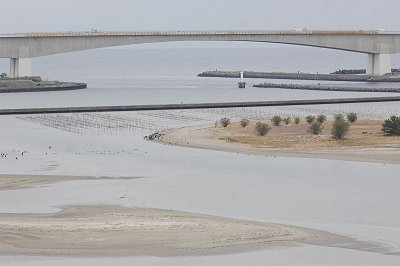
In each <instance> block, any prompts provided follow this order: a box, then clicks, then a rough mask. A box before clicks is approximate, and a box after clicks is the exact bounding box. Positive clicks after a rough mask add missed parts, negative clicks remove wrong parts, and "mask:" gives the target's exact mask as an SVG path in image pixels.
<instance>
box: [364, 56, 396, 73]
mask: <svg viewBox="0 0 400 266" xmlns="http://www.w3.org/2000/svg"><path fill="white" fill-rule="evenodd" d="M391 72H392V66H391V63H390V54H368V66H367V75H373V76H382V75H385V74H388V73H391Z"/></svg>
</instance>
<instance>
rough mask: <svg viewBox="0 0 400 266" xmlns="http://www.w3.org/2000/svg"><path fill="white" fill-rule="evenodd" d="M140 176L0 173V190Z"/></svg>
mask: <svg viewBox="0 0 400 266" xmlns="http://www.w3.org/2000/svg"><path fill="white" fill-rule="evenodd" d="M136 178H140V177H114V178H111V177H93V176H85V177H78V176H56V175H11V174H10V175H6V174H0V191H1V190H12V189H24V188H31V187H34V186H40V185H47V184H52V183H58V182H63V181H73V180H107V179H136Z"/></svg>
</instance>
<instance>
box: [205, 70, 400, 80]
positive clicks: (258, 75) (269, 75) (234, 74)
mask: <svg viewBox="0 0 400 266" xmlns="http://www.w3.org/2000/svg"><path fill="white" fill-rule="evenodd" d="M197 76H198V77H210V78H238V79H239V78H240V71H206V72H203V73H201V74H198V75H197ZM244 77H245V78H254V79H291V80H321V81H322V80H325V81H350V82H351V81H353V82H400V75H385V76H371V75H347V74H346V75H344V74H309V73H273V72H254V71H244Z"/></svg>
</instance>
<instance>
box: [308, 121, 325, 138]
mask: <svg viewBox="0 0 400 266" xmlns="http://www.w3.org/2000/svg"><path fill="white" fill-rule="evenodd" d="M308 132H310V133H311V134H313V135H319V134H321V132H322V123H320V122H318V121H314V122H312V123H311V124H310V126H309V128H308Z"/></svg>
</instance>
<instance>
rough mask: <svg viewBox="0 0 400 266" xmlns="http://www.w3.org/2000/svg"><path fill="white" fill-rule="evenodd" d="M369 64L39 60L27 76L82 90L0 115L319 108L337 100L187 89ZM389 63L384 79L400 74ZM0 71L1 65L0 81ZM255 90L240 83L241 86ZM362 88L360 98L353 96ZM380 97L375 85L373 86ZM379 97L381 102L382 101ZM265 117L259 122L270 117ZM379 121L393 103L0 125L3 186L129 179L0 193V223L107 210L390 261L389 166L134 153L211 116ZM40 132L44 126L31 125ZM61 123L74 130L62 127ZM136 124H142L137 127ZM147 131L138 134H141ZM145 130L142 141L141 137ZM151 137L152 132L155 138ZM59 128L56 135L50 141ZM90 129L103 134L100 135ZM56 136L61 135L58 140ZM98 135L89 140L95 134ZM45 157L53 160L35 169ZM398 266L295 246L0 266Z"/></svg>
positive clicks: (337, 58)
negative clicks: (41, 110)
mask: <svg viewBox="0 0 400 266" xmlns="http://www.w3.org/2000/svg"><path fill="white" fill-rule="evenodd" d="M365 61H366V58H365V56H364V55H358V54H353V53H346V52H337V51H330V50H322V49H312V48H301V47H284V46H283V47H282V46H279V47H270V46H268V47H266V48H250V47H249V48H240V49H232V48H231V49H183V50H175V49H130V50H129V49H127V50H125V49H124V50H116V49H114V50H113V49H103V50H96V51H86V52H79V53H72V54H65V55H57V56H49V57H44V58H38V59H35V60H34V61H33V69H34V72H35V74H37V75H42V76H47V77H49V78H51V79H59V80H72V81H82V82H87V83H88V84H89V89H87V90H82V91H70V92H54V93H28V94H12V95H5V94H0V108H10V107H30V106H67V105H68V106H72V105H97V104H144V103H176V102H178V103H179V102H207V101H208V102H213V101H224V100H229V101H243V100H271V99H301V98H303V99H304V98H328V97H344V96H346V97H359V96H361V95H377V94H368V93H339V92H315V91H290V90H278V89H275V90H266V89H253V88H248V89H246V90H239V89H237V87H236V86H237V85H236V82H237V81H236V80H235V79H207V78H197V77H196V75H197V74H198V73H200V72H202V71H205V70H212V69H221V70H238V69H246V70H255V71H298V70H301V71H304V72H317V71H318V72H321V73H322V72H331V71H333V70H336V69H339V68H362V67H364V63H365ZM399 63H400V60H399V58H398V57H394V58H393V65H394V66H395V65H399ZM7 64H8V62H6V61H5V60H3V61H0V69H6V68H7ZM261 81H262V80H254V81H253V80H250V81H248V82H249V83H256V82H261ZM364 85H365V84H364ZM378 86H379V84H378ZM379 95H388V94H379ZM268 110H269V111H268ZM344 110H352V111H357V112H358V113H361V114H363V115H366V116H368V115H369V116H385V115H387V114H388V113H396V112H398V111H399V104H398V103H391V104H362V105H341V106H331V107H329V106H316V107H293V108H287V107H281V108H274V109H268V108H266V109H263V110H261V109H257V110H247V109H239V110H221V111H211V112H209V113H208V112H200V111H198V112H185V113H179V112H172V113H169V112H158V113H144V112H142V113H137V114H129V113H122V114H118V115H116V116H112V117H109V116H107V117H106V118H104V117H102V116H101V115H102V114H98V115H96V116H95V117H89V118H88V117H83V118H85V119H88V120H82V121H83V122H82V121H80V120H79V119H81V118H82V117H81V116H74V115H71V116H70V115H65V116H47V117H44V120H43V121H44V122H43V123H49V124H48V125H50V126H44V124H40V123H37V121H38V120H40V119H36V118H34V119H33V120H29V119H28V121H26V120H21V119H17V118H15V117H0V150H1V151H2V152H4V151H5V152H8V153H10V154H17V153H18V151H20V150H29V151H30V153H29V155H28V156H26V157H24V158H23V159H20V160H15V159H14V158H11V156H9V157H10V158H8V159H7V160H6V159H4V160H0V173H9V174H38V175H41V174H48V175H52V174H55V175H57V174H68V175H94V176H137V177H143V178H142V179H136V180H128V181H120V180H107V181H70V182H63V183H58V184H52V185H46V186H40V187H37V188H32V189H25V190H14V191H0V202H1V204H0V212H2V213H21V212H54V211H57V209H58V207H59V206H63V205H70V204H78V205H79V204H113V205H122V206H127V207H151V208H163V209H172V210H182V211H189V212H196V213H204V214H213V215H219V216H227V217H233V218H242V219H252V220H258V221H274V222H281V223H285V224H292V225H299V226H308V227H311V228H318V229H323V230H328V231H331V232H336V233H340V234H346V235H350V236H353V237H356V238H359V239H364V240H369V241H377V242H380V243H382V244H383V245H386V246H389V247H392V248H393V250H394V251H396V250H400V241H399V239H400V212H399V208H398V206H397V205H398V204H397V203H398V202H399V195H400V193H399V192H400V191H399V187H400V180H399V175H398V173H399V171H400V166H399V165H386V164H375V163H357V162H344V161H333V160H317V159H297V158H273V157H262V156H248V155H240V154H234V153H222V152H216V151H207V150H197V149H189V148H181V147H174V146H167V145H160V144H156V143H149V142H145V141H144V140H143V138H142V137H143V136H144V135H145V134H148V133H151V132H153V130H154V128H156V127H157V125H160V124H161V125H162V126H163V127H164V128H167V127H179V126H186V125H190V124H194V123H197V124H210V123H212V121H215V119H216V118H218V117H219V116H222V115H229V116H232V117H235V118H237V119H238V118H240V117H241V116H243V114H245V113H247V114H250V113H253V115H255V116H257V115H260V116H266V115H268V112H270V113H271V114H273V113H276V112H282V113H285V112H286V113H287V112H289V113H297V114H298V113H301V114H310V113H319V112H325V113H335V112H339V111H344ZM121 117H122V118H123V119H127V120H129V121H139V120H140V119H142V120H140V121H142V122H141V123H142V125H143V126H144V128H142V129H139V128H134V129H131V130H122V131H118V130H111V131H105V132H103V131H101V129H102V128H107V127H112V126H115V125H114V124H112V122H110V121H111V120H113V119H117V120H118V119H120V118H121ZM39 118H41V117H39ZM94 120H95V121H97V122H96V125H95V127H96V128H95V129H93V130H88V131H85V132H78V133H79V134H76V133H77V132H74V131H71V128H68V126H69V125H70V124H69V123H72V122H73V123H75V124H76V123H77V121H80V122H82V124H84V125H85V127H89V126H88V124H85V122H84V121H86V122H87V121H94ZM71 121H72V122H71ZM143 121H144V122H143ZM146 123H148V125H146ZM145 126H146V127H145ZM153 126H154V128H153ZM52 127H56V128H52ZM100 127H101V128H100ZM60 129H63V130H60ZM96 130H97V131H96ZM49 145H51V146H52V147H53V148H52V150H53V152H52V153H50V154H48V155H47V156H44V154H45V153H46V152H48V147H49ZM266 261H267V262H270V263H271V265H346V264H347V265H363V266H364V265H399V257H398V256H385V255H381V254H374V253H367V252H358V251H354V250H344V249H336V248H326V247H313V246H303V247H301V248H294V249H272V250H263V251H259V252H250V253H244V254H233V255H221V256H206V257H194V258H192V257H183V258H154V257H134V258H60V257H57V258H54V257H40V256H37V257H29V256H0V264H1V265H10V266H11V265H12V266H16V265H54V264H57V265H62V266H65V265H132V264H137V265H265V262H266Z"/></svg>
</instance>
